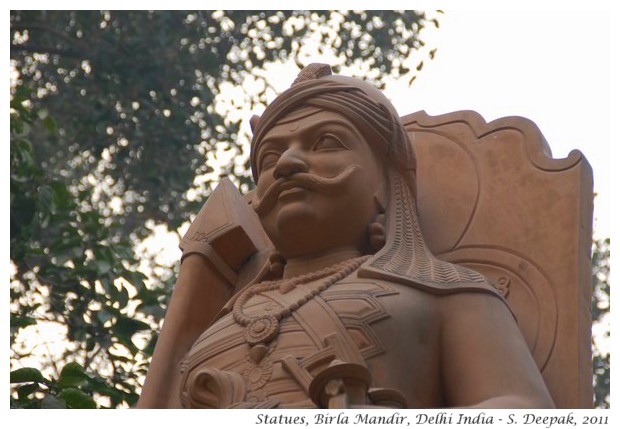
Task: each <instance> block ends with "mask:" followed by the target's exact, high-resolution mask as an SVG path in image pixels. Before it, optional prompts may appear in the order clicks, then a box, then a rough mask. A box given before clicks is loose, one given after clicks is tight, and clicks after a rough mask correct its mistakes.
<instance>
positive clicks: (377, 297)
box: [181, 279, 415, 408]
mask: <svg viewBox="0 0 620 429" xmlns="http://www.w3.org/2000/svg"><path fill="white" fill-rule="evenodd" d="M398 289H400V288H397V287H396V286H395V285H392V284H390V283H387V282H374V281H367V280H359V279H355V280H347V279H345V280H343V281H341V282H337V283H335V284H334V285H332V286H331V287H329V288H328V289H326V290H323V291H321V292H319V293H316V284H314V285H313V284H308V285H300V286H298V287H296V288H295V289H293V290H290V291H284V293H283V292H282V291H281V290H278V289H274V290H268V291H262V292H259V293H255V294H252V296H250V297H247V296H246V298H245V299H244V300H243V302H241V303H239V302H237V303H236V305H235V306H234V310H233V312H231V313H229V314H227V315H225V316H224V317H222V318H220V319H219V320H218V321H217V322H216V323H214V324H213V325H212V326H211V327H210V328H209V329H207V330H206V331H205V332H204V333H203V334H202V335H201V336H200V338H199V339H198V340H197V341H196V343H195V344H194V346H193V347H192V349H191V350H190V352H189V353H188V356H187V358H186V359H185V360H184V362H183V364H182V368H181V371H182V372H183V383H182V384H183V387H182V402H183V405H184V406H186V407H220V408H222V407H236V406H238V407H257V408H269V407H291V408H303V407H316V406H317V401H318V402H320V401H321V400H323V401H325V400H326V399H325V398H323V399H321V398H320V396H321V394H322V393H321V391H322V390H321V389H323V388H324V387H325V386H324V385H325V384H326V383H328V382H330V379H331V378H335V379H338V377H339V376H340V375H342V374H347V373H351V374H356V375H355V377H357V378H359V380H357V381H356V382H355V383H357V384H356V386H359V385H365V387H363V389H362V390H363V392H356V391H355V389H353V390H351V388H348V391H347V395H348V396H347V399H346V400H347V401H353V403H349V404H347V405H355V404H354V403H355V402H360V401H362V402H363V401H368V391H369V389H370V390H372V391H379V390H385V389H383V387H385V386H381V382H382V381H383V379H384V378H385V375H387V379H389V378H390V377H389V374H388V372H387V371H385V370H384V369H382V368H385V367H388V366H389V363H388V361H390V360H391V359H393V358H394V356H393V355H394V354H395V353H396V350H395V349H396V347H397V345H398V344H399V343H402V341H401V340H398V339H396V338H395V337H398V336H402V334H403V333H402V331H401V332H398V331H393V332H390V325H391V324H390V319H393V318H396V319H401V318H402V316H403V314H405V313H407V312H408V310H411V303H410V304H409V305H408V306H405V307H403V308H402V309H401V308H400V307H399V306H400V305H401V304H402V299H399V297H400V295H401V293H400V292H399V290H398ZM407 289H408V290H410V288H407ZM405 295H407V293H405ZM403 310H404V311H403ZM395 322H396V321H395ZM394 325H396V323H395V324H394ZM377 328H378V329H377ZM399 331H400V329H399ZM414 342H415V341H414ZM388 352H389V353H388ZM390 354H391V355H390ZM401 357H402V356H401ZM338 365H340V366H339V367H338V368H336V367H337V366H338ZM376 367H378V369H377V371H378V372H377V374H373V372H374V371H375V369H376ZM343 371H344V372H343ZM384 373H385V375H383V374H384ZM330 377H331V378H330ZM355 377H354V378H355ZM401 378H402V377H401ZM317 380H318V381H317ZM393 382H394V383H396V382H397V381H396V380H394V381H393ZM356 389H358V388H357V387H356ZM373 389H374V390H373ZM345 390H347V389H345ZM358 390H359V389H358ZM405 390H407V389H405ZM375 396H376V395H375ZM379 396H380V395H379ZM383 396H385V395H383ZM396 396H398V395H396ZM377 397H378V396H377ZM387 397H389V398H391V399H389V398H388V399H389V400H394V401H396V402H398V400H401V399H402V398H401V399H399V398H392V397H391V396H390V395H387ZM364 398H365V399H364ZM319 405H322V406H325V405H326V404H319ZM359 405H366V406H368V405H372V402H371V403H370V404H369V403H367V402H366V403H363V404H359ZM375 405H377V404H375ZM391 405H394V404H391ZM396 406H398V404H396Z"/></svg>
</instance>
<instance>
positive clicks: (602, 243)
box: [592, 238, 611, 408]
mask: <svg viewBox="0 0 620 429" xmlns="http://www.w3.org/2000/svg"><path fill="white" fill-rule="evenodd" d="M610 242H611V241H610V239H609V238H607V239H603V240H595V241H594V246H593V250H592V285H593V294H592V321H593V323H595V324H604V323H605V322H607V321H606V320H605V319H606V318H607V317H608V316H609V304H610V298H609V297H610V295H609V286H610V284H609V246H610ZM603 336H604V337H606V338H609V328H608V327H607V328H606V330H605V331H604V332H603ZM593 351H594V353H593V356H592V364H593V367H594V405H595V406H596V407H597V408H609V406H610V403H609V399H610V398H609V387H610V384H609V382H610V367H609V352H608V351H604V350H603V351H602V350H601V349H600V348H599V347H596V344H595V347H594V348H593Z"/></svg>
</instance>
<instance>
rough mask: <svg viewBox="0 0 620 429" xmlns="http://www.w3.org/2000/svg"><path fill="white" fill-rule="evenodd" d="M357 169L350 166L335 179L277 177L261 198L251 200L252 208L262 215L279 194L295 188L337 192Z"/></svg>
mask: <svg viewBox="0 0 620 429" xmlns="http://www.w3.org/2000/svg"><path fill="white" fill-rule="evenodd" d="M359 169H360V167H359V166H357V165H351V166H349V167H347V168H346V169H345V170H344V171H343V172H342V173H340V174H338V175H337V176H335V177H320V176H315V175H313V174H309V173H295V174H293V175H292V176H290V177H279V178H278V179H276V181H275V182H273V183H272V184H271V185H270V186H269V187H268V188H267V190H266V191H265V193H264V194H263V197H262V198H258V197H256V196H255V197H254V198H253V199H252V208H253V209H254V211H255V212H256V213H257V214H258V215H262V214H264V213H266V212H267V211H268V210H269V209H271V207H273V205H274V204H275V203H276V202H277V201H278V197H279V196H280V192H282V191H285V190H287V189H291V188H296V187H300V188H304V189H308V190H310V191H318V192H321V191H322V192H337V191H339V190H340V188H341V187H342V185H343V184H344V183H345V182H346V181H347V180H348V179H349V177H351V176H352V175H353V173H355V172H356V171H357V170H359Z"/></svg>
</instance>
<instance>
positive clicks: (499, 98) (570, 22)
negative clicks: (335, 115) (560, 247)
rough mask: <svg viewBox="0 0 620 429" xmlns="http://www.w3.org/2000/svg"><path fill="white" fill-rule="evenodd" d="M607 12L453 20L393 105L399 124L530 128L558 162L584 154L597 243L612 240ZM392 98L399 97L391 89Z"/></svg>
mask: <svg viewBox="0 0 620 429" xmlns="http://www.w3.org/2000/svg"><path fill="white" fill-rule="evenodd" d="M606 18H607V17H606V16H604V15H603V14H602V13H600V12H587V11H578V12H567V11H552V12H545V11H529V12H523V11H499V12H498V11H493V12H489V11H459V12H457V11H447V12H446V13H445V14H444V15H443V17H441V18H440V28H439V30H437V31H431V32H428V33H427V35H426V37H425V39H424V40H425V41H426V42H427V43H428V44H429V45H430V46H433V47H437V48H438V49H437V54H436V56H435V59H434V60H433V61H425V66H424V68H423V70H422V72H421V73H420V74H419V76H418V78H417V79H416V81H415V82H414V84H413V85H412V87H411V88H406V83H402V84H401V85H397V86H396V88H394V91H393V92H391V93H389V94H388V95H389V96H390V98H391V99H392V101H393V102H394V103H395V105H396V107H397V109H398V110H399V112H400V113H401V115H404V114H407V113H412V112H415V111H417V110H425V111H426V112H427V113H429V114H431V115H439V114H442V113H448V112H452V111H455V110H475V111H477V112H478V113H480V114H481V115H482V116H483V117H484V118H485V119H486V121H487V122H490V121H492V120H494V119H497V118H500V117H503V116H515V115H516V116H523V117H526V118H528V119H531V120H533V121H534V122H535V123H536V124H537V125H538V127H539V128H540V129H541V131H542V133H543V135H544V136H545V137H546V139H547V142H548V143H549V146H550V147H551V150H552V152H553V156H554V158H564V157H566V156H567V154H568V153H569V152H570V151H571V150H572V149H579V150H580V151H581V152H582V153H583V154H584V155H585V156H586V158H587V159H588V161H589V163H590V165H591V166H592V169H593V171H594V190H595V192H596V193H597V194H598V196H597V198H596V200H595V213H594V217H595V225H594V229H595V231H596V234H597V236H599V237H603V236H604V237H608V236H609V235H610V222H611V219H610V217H611V215H610V207H609V205H610V198H611V196H610V186H609V185H610V176H609V174H610V171H609V170H610V168H609V167H610V152H609V143H610V134H609V129H610V112H609V103H610V99H609V94H610V84H609V77H610V76H609V67H610V58H609V52H610V51H609V48H610V46H609V43H610V42H609V22H608V21H607V19H606ZM391 89H392V88H391Z"/></svg>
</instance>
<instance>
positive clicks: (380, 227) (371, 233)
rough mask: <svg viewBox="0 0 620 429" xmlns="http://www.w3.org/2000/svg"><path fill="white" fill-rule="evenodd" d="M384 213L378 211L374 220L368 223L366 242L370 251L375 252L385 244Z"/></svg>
mask: <svg viewBox="0 0 620 429" xmlns="http://www.w3.org/2000/svg"><path fill="white" fill-rule="evenodd" d="M384 224H385V215H384V214H383V213H379V214H378V215H377V217H376V218H375V221H374V222H372V223H371V224H370V225H368V242H369V243H370V250H371V251H372V253H377V252H378V251H379V250H381V249H382V248H383V246H385V226H384Z"/></svg>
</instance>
